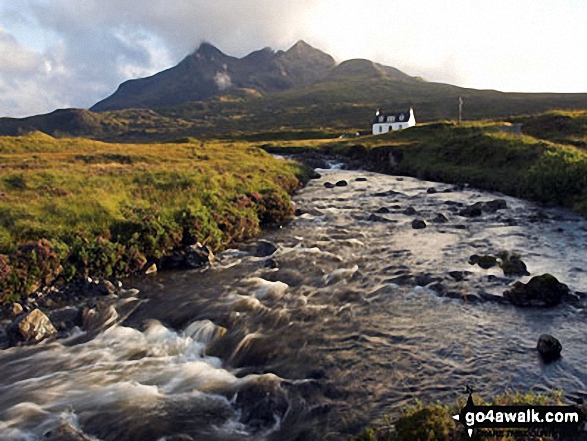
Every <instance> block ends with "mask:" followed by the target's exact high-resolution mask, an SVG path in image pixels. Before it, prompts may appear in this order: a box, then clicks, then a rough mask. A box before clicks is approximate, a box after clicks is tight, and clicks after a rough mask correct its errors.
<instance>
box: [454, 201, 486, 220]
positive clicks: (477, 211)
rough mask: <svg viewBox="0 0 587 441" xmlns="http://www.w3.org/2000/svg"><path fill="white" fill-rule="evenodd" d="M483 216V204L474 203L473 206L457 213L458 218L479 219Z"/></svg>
mask: <svg viewBox="0 0 587 441" xmlns="http://www.w3.org/2000/svg"><path fill="white" fill-rule="evenodd" d="M482 214H483V202H476V203H474V204H473V205H469V206H468V207H465V208H463V209H462V210H460V211H459V216H464V217H479V216H481V215H482Z"/></svg>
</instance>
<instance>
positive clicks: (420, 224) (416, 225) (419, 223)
mask: <svg viewBox="0 0 587 441" xmlns="http://www.w3.org/2000/svg"><path fill="white" fill-rule="evenodd" d="M412 228H413V229H414V230H422V229H424V228H426V222H424V221H423V220H422V219H414V220H413V221H412Z"/></svg>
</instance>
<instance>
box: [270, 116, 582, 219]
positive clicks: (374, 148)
mask: <svg viewBox="0 0 587 441" xmlns="http://www.w3.org/2000/svg"><path fill="white" fill-rule="evenodd" d="M553 115H554V116H555V117H557V118H558V117H560V118H561V119H562V120H563V121H565V124H566V125H567V128H566V129H564V130H556V129H553V128H551V127H550V126H549V125H548V124H546V123H545V122H551V123H552V121H556V118H554V119H553ZM513 121H514V122H521V121H523V122H524V125H523V126H522V132H521V133H520V134H516V133H514V132H515V131H514V129H513V127H512V125H511V123H509V122H495V121H480V122H468V123H465V124H462V125H457V124H455V123H454V122H439V123H430V124H422V125H419V126H416V127H414V128H411V129H409V130H404V131H401V132H394V133H389V134H386V135H380V136H366V137H361V138H354V139H347V140H336V141H333V140H330V141H329V140H312V141H297V142H296V141H289V142H282V141H275V142H272V143H266V144H265V146H264V148H265V149H267V150H268V151H272V152H287V153H290V154H293V153H299V154H303V153H304V152H306V153H309V152H318V153H321V154H326V155H341V156H344V157H346V158H348V160H350V161H351V162H354V163H355V164H356V165H358V166H363V167H367V168H370V169H372V170H376V171H381V172H385V173H394V174H405V175H409V176H415V177H417V178H421V179H428V180H432V181H442V182H449V183H468V184H470V185H471V186H474V187H478V188H482V189H487V190H495V191H500V192H503V193H505V194H509V195H512V196H517V197H520V198H525V199H530V200H535V201H538V202H542V203H545V204H550V205H559V206H564V207H567V208H570V209H572V210H575V211H577V212H579V213H581V214H583V215H587V151H586V150H585V149H584V148H583V147H577V146H576V145H582V144H581V143H582V142H584V141H585V134H586V133H587V131H586V121H587V116H586V113H585V112H555V113H548V114H541V115H536V116H525V117H520V118H515V119H513ZM532 134H533V135H534V136H532ZM553 140H558V141H562V142H567V143H558V142H554V141H553ZM573 143H574V144H576V145H573Z"/></svg>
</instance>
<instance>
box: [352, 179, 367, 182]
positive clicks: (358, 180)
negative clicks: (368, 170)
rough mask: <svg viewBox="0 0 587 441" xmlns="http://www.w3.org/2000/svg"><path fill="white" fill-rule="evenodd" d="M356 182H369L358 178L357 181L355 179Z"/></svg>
mask: <svg viewBox="0 0 587 441" xmlns="http://www.w3.org/2000/svg"><path fill="white" fill-rule="evenodd" d="M355 181H357V182H366V181H367V178H357V179H355Z"/></svg>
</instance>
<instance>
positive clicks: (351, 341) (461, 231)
mask: <svg viewBox="0 0 587 441" xmlns="http://www.w3.org/2000/svg"><path fill="white" fill-rule="evenodd" d="M318 171H319V172H320V173H321V174H322V177H321V178H320V179H317V180H313V181H311V182H310V183H309V184H308V185H307V187H306V188H304V189H302V190H301V191H300V192H299V193H298V194H297V195H296V196H295V198H294V201H295V204H296V208H298V209H299V212H298V214H299V215H298V216H297V217H296V218H295V219H294V220H293V221H292V222H291V223H290V224H288V225H287V226H285V227H283V228H281V229H279V230H275V231H269V232H266V233H265V234H264V235H263V238H262V239H259V240H256V241H253V242H250V243H247V244H242V245H239V246H238V247H237V248H235V249H230V250H227V251H225V252H223V253H221V254H219V255H218V256H216V257H217V259H216V262H215V263H214V264H213V265H212V266H211V267H209V268H206V269H202V270H189V271H170V272H162V273H156V274H152V275H150V276H147V277H144V278H142V279H139V280H134V281H133V286H136V287H137V288H138V289H139V291H140V293H139V294H138V297H140V298H141V299H143V300H145V301H144V303H143V304H142V305H141V306H140V307H139V308H138V309H137V310H136V311H135V312H134V313H133V314H132V315H131V316H130V317H129V318H127V319H126V320H125V321H124V322H123V323H122V324H119V325H117V326H113V327H110V328H109V329H107V330H106V331H104V332H101V333H99V334H98V335H96V336H92V338H89V337H88V338H83V335H81V334H82V332H81V331H77V332H76V333H74V334H73V335H72V336H71V337H69V338H66V339H61V340H54V341H47V342H43V343H41V344H38V345H36V346H32V347H17V348H11V349H7V350H5V351H0V366H1V367H2V368H1V375H0V434H1V435H0V439H2V440H11V441H16V440H18V441H20V440H26V441H29V440H30V441H33V440H42V439H47V436H50V435H51V431H52V430H55V428H56V427H58V426H60V425H62V424H64V423H69V424H71V426H72V427H75V428H77V429H78V430H79V433H83V437H84V438H79V439H88V440H92V439H93V440H112V441H114V440H117V441H119V440H146V441H149V440H166V441H173V440H177V441H180V440H181V441H190V440H212V441H215V440H228V441H232V440H234V441H236V440H239V441H241V440H242V441H245V440H263V439H265V440H284V441H288V440H292V441H294V440H297V441H302V440H320V439H327V440H346V439H348V435H349V434H357V433H360V431H361V430H362V428H363V427H364V426H365V425H368V424H373V423H377V422H381V421H383V419H384V418H385V416H386V415H389V416H391V417H396V416H397V415H398V414H399V412H400V410H401V408H402V407H404V406H406V405H409V404H414V402H415V400H416V399H420V400H422V401H424V402H434V401H437V400H440V401H442V402H446V403H452V402H454V400H455V399H456V398H457V397H460V396H463V395H462V391H463V390H464V389H465V386H466V385H473V386H474V387H475V390H476V391H477V392H478V393H480V394H481V395H482V396H484V397H486V398H489V397H491V396H492V395H495V394H497V393H501V392H504V391H506V390H520V391H528V390H530V389H534V390H535V391H539V392H540V391H543V392H548V391H550V390H551V389H562V390H564V392H565V396H566V397H567V398H568V399H576V398H585V397H587V363H586V354H587V339H585V335H587V320H586V318H587V317H586V312H585V310H584V309H583V308H581V307H577V306H572V305H570V304H561V305H559V306H557V307H554V308H550V309H540V308H518V307H515V306H513V305H511V304H503V303H501V302H499V301H495V300H499V298H500V296H501V294H502V293H503V291H504V290H506V289H508V286H509V285H511V284H513V283H514V282H515V281H517V280H521V281H522V282H527V281H528V280H529V279H530V278H531V277H532V276H535V275H541V274H544V273H550V274H552V275H554V276H555V277H556V278H557V279H558V280H559V281H561V282H563V283H565V284H567V285H568V286H569V288H570V289H571V290H572V291H575V292H587V274H586V271H587V266H586V263H585V257H586V256H587V221H586V220H585V219H584V218H582V217H580V216H578V215H576V214H574V213H571V212H568V211H565V210H560V209H551V208H543V207H540V206H538V205H536V204H533V203H530V202H526V201H522V200H519V199H515V198H510V197H507V196H503V195H500V194H492V193H488V192H483V191H479V190H476V189H470V188H464V189H455V188H454V186H452V185H448V184H439V183H432V182H425V181H420V180H417V179H413V178H407V177H405V178H398V177H395V176H388V175H381V174H376V173H369V172H362V171H345V170H334V169H333V170H318ZM356 178H364V179H365V180H361V181H356ZM341 180H345V181H347V182H348V185H347V186H341V187H337V186H335V187H334V188H326V187H325V186H324V183H325V182H327V181H328V182H331V183H335V182H337V181H341ZM430 188H434V190H429V189H430ZM495 199H503V200H505V202H506V205H507V207H506V208H503V209H499V210H496V211H495V212H492V213H483V214H482V215H480V216H476V217H464V216H461V215H459V214H458V211H459V210H460V209H462V207H466V206H470V205H472V204H473V203H475V202H479V201H492V200H495ZM409 207H412V209H413V210H411V209H409ZM406 209H408V211H407V212H406ZM406 213H408V214H406ZM410 213H411V214H410ZM439 214H442V215H444V216H445V217H446V219H447V222H434V221H433V219H435V218H438V215H439ZM414 219H422V220H424V221H425V222H426V224H427V226H426V228H423V229H414V228H413V227H412V221H413V220H414ZM264 241H267V242H270V243H272V244H274V245H275V246H276V248H277V250H276V251H275V253H273V254H272V255H268V256H265V255H264V254H269V253H268V252H265V251H266V250H265V249H266V248H267V243H265V242H264ZM260 245H262V246H260ZM500 251H509V252H517V253H519V254H520V255H521V258H522V260H523V261H524V262H525V263H526V265H527V268H528V271H529V272H530V273H531V275H530V276H524V277H504V274H503V271H502V270H501V269H500V268H499V267H494V268H490V269H482V268H480V267H479V266H478V265H474V266H473V265H470V264H469V263H468V260H469V257H470V256H471V255H473V254H478V255H484V254H493V255H496V254H497V253H499V252H500ZM455 271H456V272H462V273H460V274H462V277H458V278H457V279H462V280H457V279H455V278H454V277H451V276H450V275H449V272H455ZM487 299H492V300H490V301H487ZM543 333H549V334H552V335H554V336H555V337H557V338H558V339H559V340H560V341H561V343H562V345H563V352H562V355H563V356H562V358H560V359H559V360H557V361H555V362H553V363H550V364H545V363H543V362H542V361H541V359H540V357H539V355H538V353H537V351H536V342H537V340H538V337H539V336H540V335H541V334H543ZM80 436H82V435H80Z"/></svg>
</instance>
